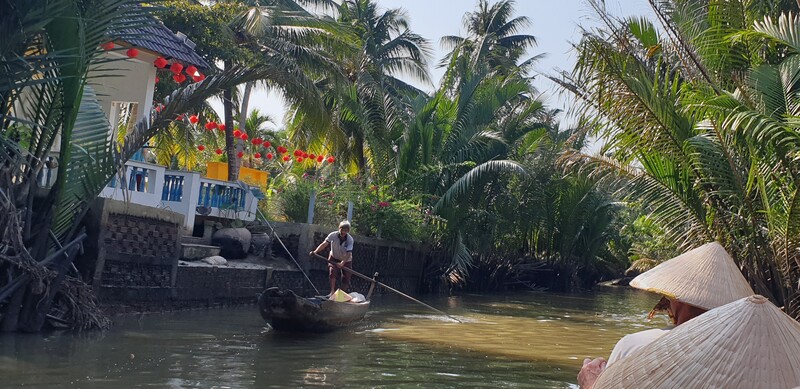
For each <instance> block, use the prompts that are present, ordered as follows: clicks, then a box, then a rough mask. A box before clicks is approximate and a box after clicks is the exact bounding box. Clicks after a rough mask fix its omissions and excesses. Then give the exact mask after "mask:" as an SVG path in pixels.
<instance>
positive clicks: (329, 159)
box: [328, 157, 336, 163]
mask: <svg viewBox="0 0 800 389" xmlns="http://www.w3.org/2000/svg"><path fill="white" fill-rule="evenodd" d="M334 161H336V158H333V157H328V163H333V162H334Z"/></svg>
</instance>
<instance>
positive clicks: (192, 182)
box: [92, 23, 258, 235]
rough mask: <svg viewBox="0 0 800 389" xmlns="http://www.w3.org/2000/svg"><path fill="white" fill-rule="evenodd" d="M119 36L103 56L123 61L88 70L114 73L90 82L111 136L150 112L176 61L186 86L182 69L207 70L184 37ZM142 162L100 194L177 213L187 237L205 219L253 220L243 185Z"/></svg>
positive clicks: (154, 30) (158, 29) (161, 30)
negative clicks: (121, 38)
mask: <svg viewBox="0 0 800 389" xmlns="http://www.w3.org/2000/svg"><path fill="white" fill-rule="evenodd" d="M122 36H129V37H130V38H128V39H126V40H125V41H117V42H113V48H112V47H111V46H112V44H108V46H107V47H106V48H107V49H108V50H107V52H106V54H105V55H106V56H107V57H108V58H109V59H123V60H119V61H110V62H108V63H106V64H104V65H102V66H99V67H98V68H97V69H94V70H93V71H96V72H106V74H109V73H110V74H112V75H114V76H113V77H102V78H97V79H95V80H96V81H95V82H94V83H93V84H92V86H93V88H94V89H95V91H96V93H97V95H98V99H99V101H100V104H101V106H102V107H103V110H104V111H105V112H106V114H107V115H108V118H109V121H110V122H111V123H112V127H114V132H112V134H113V133H116V127H117V126H120V125H122V126H126V127H127V126H128V125H130V124H132V123H134V122H136V121H138V120H139V119H141V118H143V117H145V115H149V114H150V112H151V110H152V109H153V95H154V92H155V86H156V77H173V76H175V74H174V73H172V72H170V71H169V68H170V66H171V65H172V64H174V63H179V64H181V66H182V67H183V68H184V69H183V70H182V71H179V72H177V74H178V75H181V76H182V77H184V78H186V79H187V80H186V81H185V82H192V81H193V80H192V79H191V77H192V75H191V74H187V72H186V70H185V69H187V68H189V67H190V66H193V67H195V68H197V69H198V72H197V73H196V75H197V74H200V72H201V71H203V70H205V69H208V68H209V65H208V63H206V61H204V60H203V58H202V57H200V56H199V55H198V54H197V53H196V52H195V51H194V44H193V43H192V42H191V41H189V40H188V39H187V38H186V36H185V35H183V34H180V33H178V34H175V33H173V32H172V31H170V29H169V28H167V27H166V26H164V25H163V24H160V23H159V24H158V25H156V26H148V27H137V28H131V29H128V30H126V31H124V32H123V34H122ZM131 49H133V50H131ZM157 61H158V62H157ZM165 63H166V65H164V64H165ZM157 65H161V68H162V69H159V67H158V66H157ZM112 134H110V136H111V135H112ZM145 159H146V158H145V157H144V155H143V153H141V152H140V153H137V155H136V156H134V158H133V159H132V160H131V161H129V162H128V163H126V167H125V172H124V175H123V177H122V178H121V179H120V178H118V177H115V178H114V179H113V180H111V182H109V183H108V185H107V186H106V188H105V189H103V191H102V193H101V194H100V196H101V197H105V198H111V199H116V200H120V201H130V202H133V203H136V204H140V205H145V206H150V207H155V208H162V209H169V210H171V211H174V212H178V213H181V214H183V215H184V228H185V230H186V233H187V234H189V235H191V234H192V232H193V231H202V226H203V220H206V219H210V220H232V219H239V220H254V219H255V215H256V212H257V209H258V199H257V198H255V196H254V194H253V192H251V190H250V188H249V187H248V186H247V185H245V184H239V183H230V182H223V181H217V180H212V179H206V178H202V177H200V174H199V173H194V172H185V171H172V170H169V169H167V168H166V167H164V166H160V165H156V164H152V163H148V162H146V161H145ZM256 193H257V192H256ZM196 226H197V228H196ZM200 233H202V232H200Z"/></svg>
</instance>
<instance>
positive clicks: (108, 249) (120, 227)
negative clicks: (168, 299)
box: [100, 213, 180, 287]
mask: <svg viewBox="0 0 800 389" xmlns="http://www.w3.org/2000/svg"><path fill="white" fill-rule="evenodd" d="M179 227H180V226H179V225H178V224H175V223H170V222H166V221H160V220H154V219H151V218H145V217H139V216H132V215H124V214H116V213H112V214H109V215H108V221H107V223H106V224H105V231H104V232H103V241H102V248H103V251H104V253H105V265H104V267H103V273H102V274H103V275H102V279H101V281H100V284H101V285H102V286H112V287H113V286H137V287H169V286H171V282H172V279H171V278H172V271H173V267H174V266H176V264H177V258H178V246H177V242H178V239H179V238H178V234H179V232H178V229H179Z"/></svg>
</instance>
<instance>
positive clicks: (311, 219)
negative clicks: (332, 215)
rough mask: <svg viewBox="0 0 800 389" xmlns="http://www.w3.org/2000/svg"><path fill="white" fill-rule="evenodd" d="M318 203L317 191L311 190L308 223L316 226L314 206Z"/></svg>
mask: <svg viewBox="0 0 800 389" xmlns="http://www.w3.org/2000/svg"><path fill="white" fill-rule="evenodd" d="M316 202H317V190H316V189H312V190H311V198H310V199H308V218H307V219H306V220H307V221H306V223H308V224H314V204H315V203H316Z"/></svg>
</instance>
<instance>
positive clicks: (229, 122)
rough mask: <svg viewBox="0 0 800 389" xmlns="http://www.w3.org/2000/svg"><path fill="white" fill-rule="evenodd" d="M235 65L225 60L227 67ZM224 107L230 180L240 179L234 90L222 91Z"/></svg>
mask: <svg viewBox="0 0 800 389" xmlns="http://www.w3.org/2000/svg"><path fill="white" fill-rule="evenodd" d="M232 67H233V62H231V61H225V69H230V68H232ZM222 108H223V111H224V115H225V149H226V151H227V153H228V181H237V180H238V179H239V163H240V161H239V157H237V156H236V138H234V137H233V91H232V90H231V89H225V91H223V92H222Z"/></svg>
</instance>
